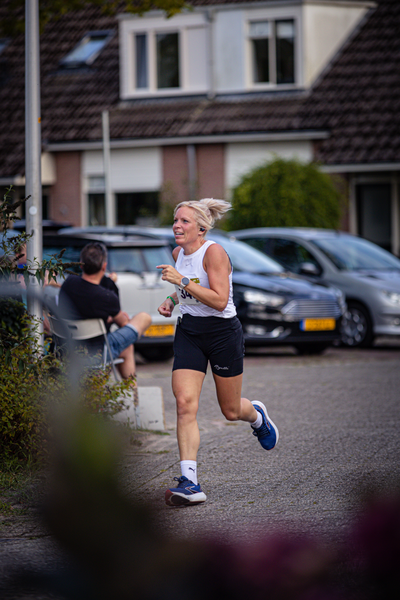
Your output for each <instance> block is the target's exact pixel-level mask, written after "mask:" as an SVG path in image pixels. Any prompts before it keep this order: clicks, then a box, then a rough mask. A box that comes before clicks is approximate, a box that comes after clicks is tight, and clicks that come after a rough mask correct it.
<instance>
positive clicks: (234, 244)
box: [209, 235, 284, 273]
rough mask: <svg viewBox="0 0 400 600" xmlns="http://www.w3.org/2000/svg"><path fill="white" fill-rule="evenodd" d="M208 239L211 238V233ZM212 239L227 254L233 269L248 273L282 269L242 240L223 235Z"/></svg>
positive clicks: (281, 270)
mask: <svg viewBox="0 0 400 600" xmlns="http://www.w3.org/2000/svg"><path fill="white" fill-rule="evenodd" d="M209 239H213V238H212V236H211V235H210V237H209ZM214 239H215V241H216V242H217V243H218V244H220V245H221V246H222V247H223V248H224V249H225V251H226V252H227V254H228V255H229V257H230V259H231V261H232V265H233V268H234V270H235V271H246V272H248V273H282V272H283V271H284V269H283V267H281V265H279V264H278V263H277V262H275V261H274V260H273V259H272V258H269V257H268V256H266V255H265V254H262V253H261V252H259V251H258V250H255V249H254V248H252V247H251V246H249V245H248V244H245V243H244V242H239V241H233V240H230V239H229V238H224V237H218V238H217V237H215V238H214Z"/></svg>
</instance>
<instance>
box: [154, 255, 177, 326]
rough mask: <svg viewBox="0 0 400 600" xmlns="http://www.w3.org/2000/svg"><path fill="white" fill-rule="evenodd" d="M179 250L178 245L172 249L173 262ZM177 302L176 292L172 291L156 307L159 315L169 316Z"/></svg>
mask: <svg viewBox="0 0 400 600" xmlns="http://www.w3.org/2000/svg"><path fill="white" fill-rule="evenodd" d="M179 250H180V247H179V246H178V247H177V248H174V249H173V251H172V256H173V259H174V261H175V262H176V259H177V258H178V254H179ZM177 304H179V300H178V294H177V293H176V292H174V293H173V294H171V295H170V296H169V297H167V298H166V299H165V300H164V302H163V303H162V304H161V306H159V307H158V312H159V313H160V315H163V317H170V316H171V315H172V312H173V310H174V308H175V306H176V305H177Z"/></svg>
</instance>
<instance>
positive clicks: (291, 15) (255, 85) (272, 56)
mask: <svg viewBox="0 0 400 600" xmlns="http://www.w3.org/2000/svg"><path fill="white" fill-rule="evenodd" d="M263 21H268V22H269V24H270V25H269V27H270V31H271V35H270V38H269V74H270V81H269V82H255V81H254V78H253V39H254V38H253V37H251V35H250V26H251V23H257V22H263ZM277 21H293V24H294V83H276V75H277V74H276V43H275V41H276V37H275V36H276V22H277ZM245 31H246V44H245V64H246V89H247V90H252V91H255V90H257V91H263V90H271V89H276V90H286V89H293V88H298V87H301V86H302V83H303V81H302V80H303V75H302V67H301V65H302V56H301V49H302V42H301V11H300V10H299V9H298V8H293V7H282V8H281V9H280V10H276V9H274V10H269V9H255V10H248V11H247V12H246V23H245Z"/></svg>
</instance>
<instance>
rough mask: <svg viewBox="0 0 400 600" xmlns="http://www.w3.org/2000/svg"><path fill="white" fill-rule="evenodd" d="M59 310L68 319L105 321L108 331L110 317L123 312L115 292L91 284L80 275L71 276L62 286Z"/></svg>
mask: <svg viewBox="0 0 400 600" xmlns="http://www.w3.org/2000/svg"><path fill="white" fill-rule="evenodd" d="M110 281H111V280H110ZM111 283H113V282H112V281H111ZM114 285H115V284H114ZM59 308H60V310H61V313H62V315H63V316H65V317H66V318H68V317H69V318H71V319H97V318H100V319H103V321H104V322H105V324H106V327H107V329H109V328H110V325H107V319H108V317H110V316H111V317H115V315H117V314H118V313H119V311H120V310H121V307H120V303H119V299H118V296H117V295H116V294H115V293H114V292H113V291H111V290H110V289H106V288H105V287H103V285H96V284H95V283H90V282H89V281H86V280H85V279H82V277H80V276H79V275H69V277H68V278H67V279H66V280H65V281H64V283H63V284H62V286H61V290H60V296H59Z"/></svg>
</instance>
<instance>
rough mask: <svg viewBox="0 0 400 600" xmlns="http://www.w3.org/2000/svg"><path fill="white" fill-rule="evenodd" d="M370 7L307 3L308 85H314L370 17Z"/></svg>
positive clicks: (305, 47)
mask: <svg viewBox="0 0 400 600" xmlns="http://www.w3.org/2000/svg"><path fill="white" fill-rule="evenodd" d="M367 10H368V8H367V7H366V6H362V5H360V6H355V5H354V4H353V5H352V6H346V5H344V4H342V5H338V4H336V5H331V6H329V5H327V4H322V3H315V4H314V3H304V6H303V37H302V39H303V43H304V52H303V54H304V85H305V86H306V87H308V86H310V85H311V84H312V82H313V81H314V80H315V79H316V77H317V76H318V75H319V74H320V72H321V71H322V70H323V68H324V67H325V66H326V65H327V64H328V62H329V61H330V60H331V58H332V57H333V56H334V55H335V53H336V52H337V51H338V50H339V48H340V47H341V46H342V44H343V43H344V42H345V40H346V39H347V38H348V36H349V35H350V33H351V32H352V30H353V29H354V28H355V27H356V26H357V24H358V23H359V22H360V20H361V19H362V18H363V17H364V15H365V14H366V12H367Z"/></svg>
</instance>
